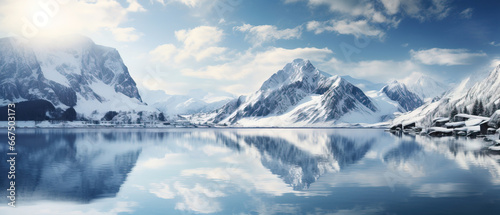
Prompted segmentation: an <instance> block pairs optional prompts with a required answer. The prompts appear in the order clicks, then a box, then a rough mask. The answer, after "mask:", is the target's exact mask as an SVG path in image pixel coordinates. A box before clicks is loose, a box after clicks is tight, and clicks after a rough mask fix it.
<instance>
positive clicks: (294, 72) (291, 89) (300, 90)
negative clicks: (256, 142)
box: [205, 59, 402, 127]
mask: <svg viewBox="0 0 500 215" xmlns="http://www.w3.org/2000/svg"><path fill="white" fill-rule="evenodd" d="M371 93H372V95H371V96H370V97H369V96H367V95H366V94H365V93H364V92H363V91H362V90H361V89H359V88H358V87H356V86H354V85H353V84H351V83H350V82H348V81H347V80H345V79H344V78H342V77H340V76H336V75H335V76H330V75H328V74H327V73H324V72H321V71H320V70H318V69H316V68H315V67H314V66H313V65H312V64H311V62H309V61H307V60H302V59H296V60H294V61H293V62H292V63H289V64H287V65H286V66H285V67H284V68H283V69H282V70H280V71H278V72H277V73H275V74H273V75H272V76H271V78H269V79H268V80H267V81H265V82H264V84H263V85H262V86H261V88H260V89H259V90H258V91H256V92H255V93H253V94H251V95H249V96H240V97H239V98H238V99H234V100H233V101H231V102H229V103H228V104H226V105H224V106H223V107H222V108H220V109H218V110H217V111H216V112H214V113H213V114H210V115H205V116H208V117H209V118H210V119H207V121H209V122H213V123H218V124H229V125H234V126H257V127H262V126H263V127H268V126H332V125H344V124H346V123H347V124H357V123H377V122H381V121H385V120H387V119H391V118H393V114H394V112H398V111H401V109H402V108H401V107H400V106H399V104H398V103H397V102H394V101H392V100H391V99H389V98H388V97H387V96H386V95H384V94H382V93H380V92H371Z"/></svg>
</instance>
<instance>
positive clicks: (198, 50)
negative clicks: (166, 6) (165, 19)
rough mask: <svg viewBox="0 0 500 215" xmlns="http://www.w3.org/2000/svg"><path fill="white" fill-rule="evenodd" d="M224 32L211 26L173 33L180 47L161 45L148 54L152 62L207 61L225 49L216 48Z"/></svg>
mask: <svg viewBox="0 0 500 215" xmlns="http://www.w3.org/2000/svg"><path fill="white" fill-rule="evenodd" d="M223 35H224V32H223V31H222V30H221V29H218V28H217V27H213V26H199V27H196V28H193V29H189V30H185V29H184V30H179V31H176V32H175V37H176V38H177V40H178V41H179V42H181V43H182V47H179V48H178V47H176V46H175V45H173V44H163V45H160V46H158V47H156V48H155V49H154V50H152V51H151V52H150V53H149V54H150V55H151V58H152V60H153V61H157V62H164V63H169V62H171V61H174V62H175V63H181V62H183V61H186V60H189V59H190V58H194V59H195V60H196V61H201V60H204V59H208V58H210V57H213V58H217V56H219V55H221V54H222V53H224V52H225V51H226V50H227V49H226V48H224V47H218V46H217V45H218V43H219V42H220V41H221V40H222V38H223Z"/></svg>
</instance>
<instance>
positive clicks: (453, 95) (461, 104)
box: [394, 65, 500, 125]
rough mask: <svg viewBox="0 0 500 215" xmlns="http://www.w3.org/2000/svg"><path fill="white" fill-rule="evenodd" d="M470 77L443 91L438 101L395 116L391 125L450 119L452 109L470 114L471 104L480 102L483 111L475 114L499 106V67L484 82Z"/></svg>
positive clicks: (495, 108)
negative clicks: (443, 118)
mask: <svg viewBox="0 0 500 215" xmlns="http://www.w3.org/2000/svg"><path fill="white" fill-rule="evenodd" d="M474 76H481V75H472V76H470V77H467V78H465V79H464V80H463V81H462V82H461V83H460V84H458V85H457V86H456V87H455V88H453V89H452V90H450V91H447V92H446V93H445V94H444V95H443V96H442V97H441V98H440V99H436V100H434V101H429V102H427V103H425V104H424V105H422V106H421V107H419V108H417V109H415V110H414V111H411V112H408V113H406V114H403V115H401V116H399V117H397V118H396V119H395V120H394V123H396V124H397V123H405V122H417V123H418V124H420V125H430V124H431V121H432V119H434V118H436V117H450V116H451V115H452V111H453V110H454V109H455V110H456V111H457V112H458V113H466V114H471V113H472V111H473V108H474V104H475V103H476V102H477V103H482V104H483V107H484V111H483V112H482V113H475V114H478V115H486V116H490V115H491V114H492V113H493V112H494V111H496V110H497V109H498V108H499V106H500V93H499V92H500V65H498V66H497V67H496V68H495V69H493V70H492V71H491V72H490V73H489V75H488V76H487V77H486V78H484V79H477V78H476V77H474Z"/></svg>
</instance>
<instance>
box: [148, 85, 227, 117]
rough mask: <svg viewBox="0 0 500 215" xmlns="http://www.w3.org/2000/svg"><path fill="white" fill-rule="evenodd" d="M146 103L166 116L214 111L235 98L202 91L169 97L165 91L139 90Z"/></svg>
mask: <svg viewBox="0 0 500 215" xmlns="http://www.w3.org/2000/svg"><path fill="white" fill-rule="evenodd" d="M139 91H140V93H141V96H142V99H143V101H144V102H146V103H147V104H148V105H150V106H152V107H155V108H157V109H158V110H160V111H161V112H163V113H164V114H166V115H169V116H172V115H178V114H195V113H206V112H210V111H214V110H216V109H218V108H220V107H222V106H223V105H225V104H226V103H228V102H229V101H231V100H233V99H234V97H232V96H231V95H220V96H217V95H214V94H212V93H208V92H205V91H201V90H192V91H191V92H189V93H188V94H187V95H168V94H166V93H165V91H163V90H147V89H140V90H139Z"/></svg>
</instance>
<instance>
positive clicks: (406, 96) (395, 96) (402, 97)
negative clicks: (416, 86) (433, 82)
mask: <svg viewBox="0 0 500 215" xmlns="http://www.w3.org/2000/svg"><path fill="white" fill-rule="evenodd" d="M381 92H383V93H384V94H385V95H387V97H389V98H390V99H391V100H393V101H396V102H398V103H399V105H400V106H401V107H402V108H403V110H402V111H401V112H406V111H411V110H414V109H415V108H418V107H420V106H421V105H422V104H423V103H424V102H423V101H422V99H420V97H418V96H417V95H416V94H414V93H412V92H411V91H410V90H408V89H407V88H406V85H405V84H403V83H400V82H398V81H392V82H390V83H389V84H387V85H386V86H384V87H383V88H382V90H381Z"/></svg>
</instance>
